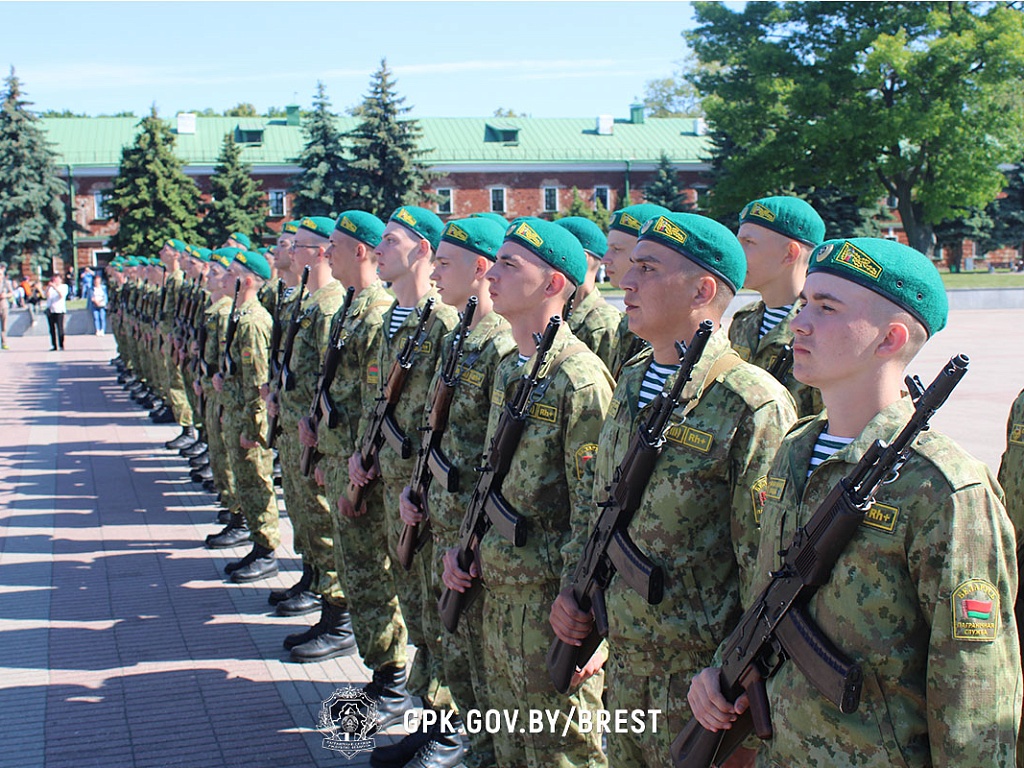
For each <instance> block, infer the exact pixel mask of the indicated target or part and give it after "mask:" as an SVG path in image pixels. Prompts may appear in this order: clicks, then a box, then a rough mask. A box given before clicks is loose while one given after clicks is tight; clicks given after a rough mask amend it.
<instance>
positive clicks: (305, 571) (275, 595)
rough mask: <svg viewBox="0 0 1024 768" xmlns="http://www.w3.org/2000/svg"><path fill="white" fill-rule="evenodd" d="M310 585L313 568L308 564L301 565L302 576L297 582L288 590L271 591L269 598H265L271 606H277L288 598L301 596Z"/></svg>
mask: <svg viewBox="0 0 1024 768" xmlns="http://www.w3.org/2000/svg"><path fill="white" fill-rule="evenodd" d="M312 583H313V566H312V565H310V564H309V563H303V564H302V576H301V577H300V578H299V580H298V581H297V582H295V583H294V584H292V585H291V586H290V587H288V589H274V590H271V592H270V597H268V598H267V602H268V603H270V604H271V605H277V604H278V603H280V602H283V601H285V600H288V599H289V598H292V597H295V596H296V595H299V594H302V593H303V592H305V591H306V590H307V589H309V586H310V584H312Z"/></svg>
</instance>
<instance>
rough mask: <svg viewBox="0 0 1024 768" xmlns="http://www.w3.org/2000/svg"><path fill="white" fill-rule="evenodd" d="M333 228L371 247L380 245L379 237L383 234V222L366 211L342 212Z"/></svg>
mask: <svg viewBox="0 0 1024 768" xmlns="http://www.w3.org/2000/svg"><path fill="white" fill-rule="evenodd" d="M334 228H335V229H336V230H337V231H338V232H341V233H342V234H345V235H348V236H349V237H354V238H355V239H356V240H358V241H359V242H361V243H365V244H366V245H368V246H370V247H371V248H376V247H377V246H378V245H380V239H381V237H383V235H384V222H383V221H381V220H380V219H378V218H377V217H376V216H374V215H373V214H372V213H367V212H366V211H345V212H343V213H342V214H341V216H339V217H338V221H337V223H336V224H335V225H334Z"/></svg>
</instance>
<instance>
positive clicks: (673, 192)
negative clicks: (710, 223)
mask: <svg viewBox="0 0 1024 768" xmlns="http://www.w3.org/2000/svg"><path fill="white" fill-rule="evenodd" d="M644 199H645V200H646V201H647V202H648V203H654V204H655V205H663V206H665V207H666V208H668V209H669V210H670V211H681V212H682V211H692V210H693V205H692V204H691V203H690V202H688V201H687V199H686V191H685V190H684V189H683V188H682V187H681V186H680V185H679V173H678V172H677V171H676V169H675V167H673V165H672V160H671V159H670V158H669V156H668V155H666V154H665V153H664V152H662V153H661V158H660V159H659V160H658V170H657V171H656V172H655V174H654V179H653V180H652V181H651V183H650V184H648V185H647V188H646V189H644Z"/></svg>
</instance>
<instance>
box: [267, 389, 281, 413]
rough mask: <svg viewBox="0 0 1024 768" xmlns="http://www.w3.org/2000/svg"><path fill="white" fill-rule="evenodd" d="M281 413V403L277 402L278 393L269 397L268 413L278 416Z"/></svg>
mask: <svg viewBox="0 0 1024 768" xmlns="http://www.w3.org/2000/svg"><path fill="white" fill-rule="evenodd" d="M280 413H281V404H280V403H278V402H277V393H274V394H272V395H270V396H269V397H268V398H267V415H268V416H277V415H279V414H280Z"/></svg>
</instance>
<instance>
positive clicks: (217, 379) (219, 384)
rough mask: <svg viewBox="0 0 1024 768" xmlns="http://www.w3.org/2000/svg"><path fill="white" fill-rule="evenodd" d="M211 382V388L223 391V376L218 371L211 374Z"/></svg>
mask: <svg viewBox="0 0 1024 768" xmlns="http://www.w3.org/2000/svg"><path fill="white" fill-rule="evenodd" d="M212 382H213V388H214V389H215V390H217V391H218V392H223V391H224V377H223V376H221V375H220V373H215V374H213V379H212Z"/></svg>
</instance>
